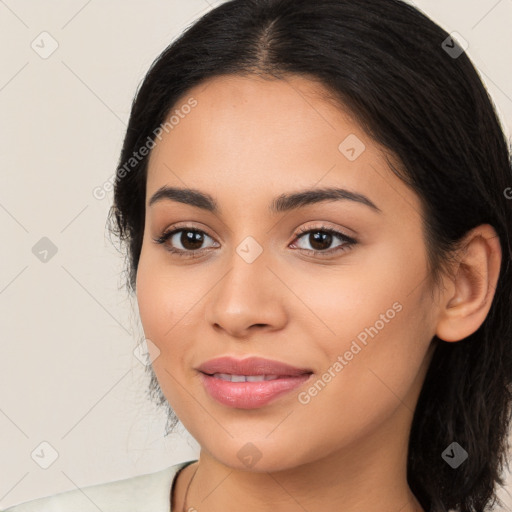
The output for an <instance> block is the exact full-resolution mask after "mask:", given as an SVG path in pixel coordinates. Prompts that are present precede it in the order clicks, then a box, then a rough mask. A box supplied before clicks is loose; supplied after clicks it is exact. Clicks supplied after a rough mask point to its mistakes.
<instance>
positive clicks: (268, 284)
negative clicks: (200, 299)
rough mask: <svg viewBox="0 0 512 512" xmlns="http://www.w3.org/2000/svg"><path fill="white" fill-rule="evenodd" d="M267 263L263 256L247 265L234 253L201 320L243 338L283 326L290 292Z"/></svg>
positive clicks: (210, 297)
mask: <svg viewBox="0 0 512 512" xmlns="http://www.w3.org/2000/svg"><path fill="white" fill-rule="evenodd" d="M268 263H269V261H268V258H266V257H265V256H264V255H263V254H261V255H260V256H259V257H258V258H256V259H255V260H254V261H252V262H250V263H249V262H248V261H246V260H245V259H244V258H243V257H241V256H239V254H238V253H236V251H235V252H234V254H233V257H232V258H231V259H230V264H231V265H230V267H229V269H228V270H227V271H226V272H224V274H223V275H222V276H221V277H220V278H219V279H218V281H217V283H216V284H215V285H214V286H213V289H212V290H211V292H210V293H209V294H208V296H207V300H206V304H205V320H206V322H207V323H208V324H209V325H210V326H212V328H214V329H216V330H222V331H224V332H225V333H226V334H227V335H229V336H231V337H234V338H247V337H249V336H250V335H251V333H252V332H260V331H261V330H263V329H264V330H267V331H274V330H279V329H282V328H283V327H284V326H285V325H286V321H287V314H286V308H285V295H286V294H288V295H290V292H289V290H287V289H286V287H285V286H284V285H283V284H282V282H281V281H280V279H279V278H278V277H276V270H275V269H271V268H269V266H268Z"/></svg>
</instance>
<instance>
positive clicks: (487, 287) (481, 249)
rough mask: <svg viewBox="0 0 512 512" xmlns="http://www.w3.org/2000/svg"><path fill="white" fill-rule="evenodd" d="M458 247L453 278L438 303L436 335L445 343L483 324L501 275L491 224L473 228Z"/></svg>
mask: <svg viewBox="0 0 512 512" xmlns="http://www.w3.org/2000/svg"><path fill="white" fill-rule="evenodd" d="M461 247H462V248H461V249H460V251H459V253H458V255H457V264H456V267H455V274H454V277H452V278H451V279H450V283H448V285H447V286H446V287H445V288H444V291H443V293H442V295H441V299H442V300H441V302H440V303H439V308H440V309H439V314H438V322H437V329H436V335H437V337H438V338H440V339H442V340H444V341H460V340H462V339H464V338H466V337H467V336H469V335H471V334H473V333H474V332H475V331H476V330H477V329H478V328H479V327H480V326H481V325H482V323H483V322H484V320H485V318H486V317H487V314H488V313H489V310H490V308H491V304H492V300H493V298H494V294H495V292H496V285H497V282H498V277H499V273H500V265H501V245H500V240H499V237H498V235H497V233H496V231H495V229H494V228H493V227H492V226H491V225H489V224H482V225H480V226H477V227H476V228H473V229H472V230H471V231H469V232H468V233H467V234H466V235H465V237H464V240H463V243H462V246H461Z"/></svg>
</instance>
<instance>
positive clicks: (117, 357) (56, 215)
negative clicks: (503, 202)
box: [0, 0, 512, 510]
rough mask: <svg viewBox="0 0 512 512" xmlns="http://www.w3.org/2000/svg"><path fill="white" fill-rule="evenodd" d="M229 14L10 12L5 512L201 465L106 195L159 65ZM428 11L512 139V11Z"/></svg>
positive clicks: (2, 400)
mask: <svg viewBox="0 0 512 512" xmlns="http://www.w3.org/2000/svg"><path fill="white" fill-rule="evenodd" d="M220 3H222V2H212V1H207V0H180V1H178V0H170V1H163V0H147V1H141V0H139V1H134V0H110V1H108V2H106V1H103V2H101V1H99V0H88V1H87V0H68V1H66V2H63V1H60V2H58V1H56V0H53V1H51V0H50V1H46V2H30V1H22V0H0V43H1V44H0V56H1V66H0V119H1V121H0V141H1V142H0V144H1V151H0V166H1V182H0V183H1V187H0V226H1V233H2V238H1V245H2V250H1V266H0V310H1V318H0V333H1V338H2V342H1V345H0V347H1V355H0V433H1V435H0V454H1V456H0V508H5V507H8V506H11V505H14V504H16V503H20V502H22V501H27V500H30V499H34V498H38V497H41V496H48V495H51V494H55V493H57V492H62V491H66V490H70V489H75V488H77V487H79V488H82V487H85V486H87V485H92V484H96V483H100V482H106V481H113V480H119V479H123V478H128V477H131V476H135V475H139V474H144V473H151V472H153V471H158V470H160V469H163V468H165V467H168V466H170V465H172V464H176V463H178V462H182V461H185V460H191V459H196V458H197V456H198V454H199V449H198V445H197V443H196V442H195V441H194V440H193V439H192V438H191V436H190V435H188V434H187V432H186V431H185V430H184V429H183V427H181V432H178V433H176V434H171V435H169V436H167V437H165V436H164V427H165V420H166V417H165V414H164V411H163V410H159V409H157V408H156V406H154V405H153V404H152V403H151V402H150V401H149V399H148V398H147V397H146V389H147V385H148V377H147V376H146V373H145V371H144V366H143V364H142V363H141V362H140V361H139V359H138V358H137V357H136V356H135V355H134V350H135V349H136V346H137V343H138V342H139V341H140V339H141V337H142V330H141V327H140V324H139V322H138V320H137V315H136V310H135V309H134V305H133V301H132V302H130V300H129V298H128V295H127V292H126V291H125V290H124V289H122V288H121V286H122V285H123V283H124V281H123V276H122V274H121V271H122V269H123V257H122V256H121V255H120V254H118V253H117V251H116V249H115V248H114V247H113V246H112V245H111V243H110V241H109V238H108V236H107V233H106V230H105V223H106V218H107V213H108V209H109V206H110V204H111V201H112V193H109V194H108V195H107V197H106V198H104V199H103V200H98V199H96V198H95V197H94V196H93V194H92V191H93V189H94V188H95V187H97V186H101V185H102V184H103V183H104V182H105V181H106V180H108V179H109V177H111V176H112V174H113V173H114V172H115V169H116V166H117V163H118V157H119V152H120V149H121V144H122V140H123V136H124V130H125V127H126V123H127V121H128V115H129V111H130V107H131V101H132V98H133V96H134V94H135V91H136V88H137V86H138V85H139V83H140V81H141V80H142V78H143V76H144V74H145V72H146V71H147V69H148V68H149V66H150V64H151V63H152V61H153V60H154V59H155V58H156V57H157V56H158V54H159V53H160V52H161V51H162V50H163V49H164V48H165V47H166V46H167V45H168V44H169V43H170V42H171V41H172V40H173V39H175V38H176V36H178V35H179V34H180V33H181V32H182V31H183V30H184V29H185V28H186V27H187V26H189V25H190V24H191V23H192V22H193V21H194V20H196V19H197V18H198V17H200V16H201V15H202V14H204V13H206V12H207V11H208V10H210V9H211V8H212V7H215V6H216V5H219V4H220ZM415 4H416V5H417V6H418V7H419V8H420V9H421V10H423V12H425V13H426V14H427V15H428V16H429V17H431V18H432V19H433V20H434V21H436V22H437V23H439V24H440V25H441V26H442V27H443V28H445V29H446V30H447V31H448V32H453V31H455V32H457V33H459V34H460V35H461V36H462V37H463V38H464V39H465V40H466V41H467V42H468V45H469V46H468V48H467V50H466V51H467V53H468V54H469V56H470V58H471V59H472V61H473V62H474V64H475V65H476V66H477V68H478V70H479V72H480V74H481V76H482V78H483V80H484V83H485V84H486V85H487V87H488V90H489V91H490V93H491V96H492V98H493V99H494V101H495V103H496V105H497V108H498V112H499V115H500V117H501V120H502V122H503V124H504V128H505V131H506V134H507V136H508V137H509V138H510V133H511V131H512V67H511V61H510V50H511V49H512V32H511V31H510V22H511V21H512V0H499V1H497V0H472V1H468V0H416V1H415ZM42 32H47V33H48V34H43V35H41V33H42ZM441 43H442V41H439V45H441ZM52 44H53V45H56V44H58V47H57V48H56V50H55V51H54V52H53V53H52V54H51V55H49V56H48V55H46V54H45V52H47V53H48V52H50V51H51V49H52ZM43 57H46V58H43ZM446 93H447V94H453V95H456V94H457V91H446ZM510 185H511V186H512V183H511V184H510ZM44 237H46V238H47V239H49V240H50V241H51V243H50V242H49V241H48V240H43V241H42V242H41V239H42V238H44ZM38 244H39V245H38ZM34 246H35V249H34ZM52 248H53V252H55V250H56V252H55V254H53V252H52ZM45 249H46V250H48V251H49V252H48V253H47V254H46V253H42V252H41V251H44V250H45ZM41 258H43V259H44V258H46V261H41ZM41 443H49V445H50V446H49V445H48V444H41ZM54 455H55V456H56V457H57V458H56V459H55V461H54V462H53V463H52V464H51V465H50V466H49V467H48V468H47V469H43V468H42V467H41V464H42V465H45V464H49V463H50V462H51V461H52V456H54ZM509 478H510V477H509ZM507 488H508V490H509V491H508V492H511V490H512V478H511V479H510V480H509V485H508V487H507ZM500 495H501V496H502V497H503V499H504V500H505V501H506V503H507V505H508V506H509V507H511V510H512V497H510V494H508V497H507V492H502V493H501V494H500Z"/></svg>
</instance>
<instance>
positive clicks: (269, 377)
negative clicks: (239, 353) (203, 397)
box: [197, 357, 313, 409]
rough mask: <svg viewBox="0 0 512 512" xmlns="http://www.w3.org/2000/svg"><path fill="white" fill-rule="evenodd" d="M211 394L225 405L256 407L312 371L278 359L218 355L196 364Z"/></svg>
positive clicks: (245, 407) (270, 399)
mask: <svg viewBox="0 0 512 512" xmlns="http://www.w3.org/2000/svg"><path fill="white" fill-rule="evenodd" d="M197 370H199V372H200V373H201V375H200V377H201V382H202V384H203V386H204V388H205V390H206V391H207V392H208V394H209V395H210V397H211V398H213V399H214V400H216V401H217V402H218V403H220V404H222V405H225V406H227V407H235V408H238V409H255V408H258V407H262V406H264V405H266V404H268V403H270V402H273V401H275V399H277V398H278V397H279V396H281V395H283V394H286V393H288V392H290V391H292V390H293V389H295V388H297V387H298V386H301V385H302V384H304V383H305V382H307V381H308V380H309V379H310V377H311V375H312V374H313V372H312V371H311V370H309V369H308V368H297V367H295V366H290V365H288V364H286V363H281V362H279V361H272V360H270V359H263V358H259V357H250V358H247V359H235V358H232V357H220V358H217V359H212V360H210V361H206V362H205V363H203V364H201V366H199V367H198V368H197Z"/></svg>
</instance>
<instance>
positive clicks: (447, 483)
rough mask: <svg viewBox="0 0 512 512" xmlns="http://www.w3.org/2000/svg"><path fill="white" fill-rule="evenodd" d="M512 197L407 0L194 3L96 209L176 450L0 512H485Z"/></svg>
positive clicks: (428, 30)
mask: <svg viewBox="0 0 512 512" xmlns="http://www.w3.org/2000/svg"><path fill="white" fill-rule="evenodd" d="M511 184H512V172H511V161H510V153H509V148H508V146H507V142H506V139H505V137H504V134H503V132H502V129H501V127H500V124H499V122H498V119H497V116H496V113H495V111H494V108H493V105H492V102H491V100H490V99H489V97H488V94H487V92H486V90H485V88H484V86H483V84H482V82H481V81H480V79H479V77H478V75H477V73H476V71H475V69H474V67H473V65H472V64H471V62H470V60H469V58H468V57H467V55H466V54H465V53H464V51H463V49H462V48H461V47H460V46H459V44H457V42H456V41H455V39H453V38H452V37H450V35H449V34H448V33H446V32H445V31H444V30H443V29H441V28H440V27H439V26H437V25H436V24H435V23H433V22H432V21H431V20H429V19H428V18H427V17H425V16H424V15H423V14H421V13H420V12H419V11H417V10H416V9H414V8H413V7H411V6H410V5H408V4H406V3H403V2H401V1H399V0H360V1H358V2H353V1H349V0H317V1H314V2H313V1H312V0H293V1H292V0H232V1H229V2H226V3H224V4H222V5H220V6H219V7H217V8H216V9H213V10H211V11H210V12H208V13H207V14H206V15H205V16H204V17H203V18H201V19H200V20H199V21H198V22H196V23H195V24H194V25H193V26H191V27H190V28H189V29H188V30H187V31H186V32H185V33H184V34H183V35H181V37H180V38H179V39H178V40H177V41H175V42H174V43H173V44H172V45H170V46H169V47H168V48H167V49H166V50H165V51H164V52H163V53H162V54H161V55H160V56H159V57H158V59H157V60H156V61H155V63H154V64H153V66H152V67H151V69H150V71H149V72H148V74H147V76H146V78H145V80H144V82H143V84H142V86H141V87H140V90H139V91H138V92H137V95H136V98H135V101H134V103H133V106H132V111H131V116H130V121H129V125H128V129H127V132H126V137H125V140H124V146H123V149H122V153H121V158H120V165H119V168H118V172H117V179H116V184H115V203H114V206H113V209H112V220H113V221H114V230H115V232H116V233H117V234H118V235H119V236H120V239H121V240H122V241H124V242H125V243H126V247H127V251H128V252H127V256H128V272H129V274H128V275H129V285H130V287H131V289H132V290H133V292H134V293H135V294H136V296H137V301H138V305H139V311H140V317H141V321H142V325H143V327H144V332H145V336H146V338H147V340H148V347H149V350H150V353H151V352H152V369H151V371H152V372H153V373H152V376H153V379H152V391H153V393H154V395H155V397H156V398H157V399H159V400H160V402H161V403H166V404H167V403H168V404H169V406H170V407H171V408H172V411H171V416H170V422H171V425H173V424H175V423H176V421H177V418H179V420H181V421H182V423H183V424H184V426H185V427H186V428H187V430H188V431H189V432H190V433H191V434H192V436H193V437H194V438H195V439H196V440H197V441H198V443H199V444H200V446H201V452H200V457H199V460H198V461H186V462H184V463H181V464H177V465H176V466H172V467H171V468H169V469H167V470H165V471H162V472H158V473H154V474H152V475H143V476H140V477H135V478H133V479H130V480H124V481H120V482H114V483H107V484H102V485H99V486H93V487H90V488H87V489H85V490H84V493H85V495H86V497H84V495H83V494H84V493H81V492H78V491H71V492H68V493H62V494H60V495H57V496H54V497H51V498H43V499H40V500H35V501H33V502H29V503H27V504H25V505H20V506H17V507H13V508H11V509H9V510H11V511H12V512H22V511H29V510H34V511H35V510H38V511H50V510H73V511H74V512H77V511H82V510H83V511H85V510H98V508H99V509H100V510H103V511H110V510H112V511H114V510H123V511H127V510H134V511H135V510H151V511H153V512H166V511H168V510H172V511H180V512H181V511H190V510H197V511H202V510H204V511H208V512H211V511H221V510H222V511H231V510H235V509H236V510H238V509H239V508H240V507H243V509H244V510H247V511H255V510H258V511H261V510H269V511H292V510H293V511H295V510H308V511H319V510H343V511H344V512H353V511H361V510H367V511H370V510H379V511H388V510H389V511H401V512H412V511H423V512H427V511H435V512H437V511H447V510H450V509H454V508H458V509H459V510H461V511H464V512H465V511H482V510H484V508H486V507H488V506H490V505H491V504H492V503H493V502H494V501H495V499H496V490H497V486H498V484H502V483H503V481H502V480H501V477H500V475H501V473H502V471H503V468H504V463H505V461H506V438H507V433H508V426H509V422H510V405H511V393H510V391H511V389H510V386H511V382H510V381H511V375H512V322H511V318H510V307H511V302H512V301H511V294H512V269H511V267H510V259H511V242H510V234H511V233H512V209H511V202H510V199H509V198H510V197H511V194H510V192H512V189H511V188H510V187H511ZM507 190H508V193H507Z"/></svg>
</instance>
